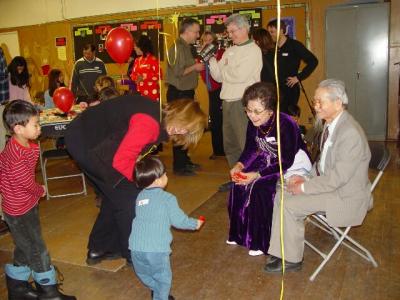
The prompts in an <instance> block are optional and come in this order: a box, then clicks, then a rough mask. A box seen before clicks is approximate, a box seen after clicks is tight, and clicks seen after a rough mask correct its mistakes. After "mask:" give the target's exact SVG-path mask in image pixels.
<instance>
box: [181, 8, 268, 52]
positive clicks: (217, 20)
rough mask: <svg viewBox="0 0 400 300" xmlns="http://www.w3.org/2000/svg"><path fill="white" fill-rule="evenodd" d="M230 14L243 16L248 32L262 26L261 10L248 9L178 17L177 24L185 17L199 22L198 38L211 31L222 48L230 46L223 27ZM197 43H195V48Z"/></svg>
mask: <svg viewBox="0 0 400 300" xmlns="http://www.w3.org/2000/svg"><path fill="white" fill-rule="evenodd" d="M232 14H241V15H245V16H246V17H247V18H248V20H249V22H250V32H252V31H253V30H254V29H256V28H259V27H261V24H262V9H261V8H254V9H253V8H250V9H236V10H233V11H219V12H218V11H217V12H214V13H207V12H202V13H199V14H198V15H196V16H181V17H179V23H180V22H181V21H182V20H184V19H185V18H187V17H190V18H193V19H195V20H197V21H199V24H200V36H201V35H202V34H203V32H204V31H211V32H213V33H215V34H216V36H217V40H218V42H219V44H220V45H221V46H223V47H227V46H230V41H229V39H228V36H227V33H226V28H225V25H224V22H225V20H226V19H227V18H228V17H229V16H230V15H232ZM198 44H199V41H197V46H198Z"/></svg>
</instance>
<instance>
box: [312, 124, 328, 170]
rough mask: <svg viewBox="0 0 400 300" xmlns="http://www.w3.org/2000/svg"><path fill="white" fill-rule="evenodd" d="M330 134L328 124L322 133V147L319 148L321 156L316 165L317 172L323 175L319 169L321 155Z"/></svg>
mask: <svg viewBox="0 0 400 300" xmlns="http://www.w3.org/2000/svg"><path fill="white" fill-rule="evenodd" d="M328 136H329V130H328V126H326V127H325V130H324V133H323V134H322V139H321V144H320V148H319V150H320V151H319V157H318V159H317V164H316V165H315V170H316V172H317V175H318V176H319V175H321V174H320V171H319V164H320V162H321V156H322V151H323V150H324V145H325V142H326V140H327V139H328Z"/></svg>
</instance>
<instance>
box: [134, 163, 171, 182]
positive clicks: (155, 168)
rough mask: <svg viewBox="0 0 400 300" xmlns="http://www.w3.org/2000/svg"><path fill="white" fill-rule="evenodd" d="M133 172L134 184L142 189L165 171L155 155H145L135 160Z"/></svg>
mask: <svg viewBox="0 0 400 300" xmlns="http://www.w3.org/2000/svg"><path fill="white" fill-rule="evenodd" d="M134 173H135V174H134V175H135V181H136V185H137V186H138V187H139V188H141V189H144V188H146V187H148V186H149V185H151V184H152V183H153V182H154V180H156V179H158V178H160V177H161V176H162V175H163V174H164V173H165V166H164V164H163V163H162V161H161V160H160V159H158V158H157V157H154V156H146V157H144V158H143V159H141V160H139V161H137V162H136V166H135V171H134Z"/></svg>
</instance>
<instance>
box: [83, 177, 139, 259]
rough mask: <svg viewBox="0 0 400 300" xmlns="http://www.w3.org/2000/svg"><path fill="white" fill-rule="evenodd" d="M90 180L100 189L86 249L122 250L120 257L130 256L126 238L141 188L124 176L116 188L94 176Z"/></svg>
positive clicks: (129, 231) (118, 251) (127, 237)
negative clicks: (95, 217)
mask: <svg viewBox="0 0 400 300" xmlns="http://www.w3.org/2000/svg"><path fill="white" fill-rule="evenodd" d="M89 177H90V175H89ZM91 181H92V182H93V183H94V185H95V186H96V190H98V191H99V192H100V195H101V198H102V201H101V206H100V212H99V214H98V215H97V219H96V221H95V223H94V225H93V228H92V231H91V232H90V235H89V243H88V249H89V250H96V251H106V252H113V253H121V255H122V256H123V257H125V258H130V251H129V249H128V246H129V245H128V240H129V235H130V233H131V228H132V221H133V218H134V217H135V202H136V197H137V195H138V194H139V192H140V190H139V189H138V188H137V187H136V185H135V183H133V182H130V181H128V180H127V179H124V180H123V181H122V182H120V183H119V184H118V185H117V186H116V187H114V186H112V185H110V184H108V183H103V182H101V181H99V180H97V179H96V178H91Z"/></svg>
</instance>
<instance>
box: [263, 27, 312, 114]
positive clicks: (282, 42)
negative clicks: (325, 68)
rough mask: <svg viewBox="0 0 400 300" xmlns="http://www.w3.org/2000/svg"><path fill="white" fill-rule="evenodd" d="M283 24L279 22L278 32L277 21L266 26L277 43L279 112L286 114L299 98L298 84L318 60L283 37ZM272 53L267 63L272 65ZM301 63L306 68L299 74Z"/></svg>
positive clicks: (296, 43) (298, 45)
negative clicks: (280, 94)
mask: <svg viewBox="0 0 400 300" xmlns="http://www.w3.org/2000/svg"><path fill="white" fill-rule="evenodd" d="M285 29H286V26H285V23H284V22H281V28H280V31H279V32H278V31H277V20H272V21H270V22H269V23H268V25H267V30H268V32H269V33H270V34H271V37H272V39H273V41H274V42H276V43H278V76H279V86H280V90H281V93H282V100H281V104H280V110H281V111H282V112H285V113H287V112H288V107H289V105H297V103H298V102H299V97H300V82H301V81H303V80H304V79H306V78H307V77H308V76H310V75H311V73H312V72H313V71H314V70H315V68H316V67H317V65H318V59H317V58H316V57H315V55H314V54H312V52H311V51H310V50H308V49H307V48H306V47H305V46H304V45H303V44H302V43H300V42H299V41H297V40H293V39H291V38H289V37H287V36H286V35H285ZM274 55H275V53H274V51H269V53H268V57H267V59H268V61H269V63H270V65H271V66H273V65H274ZM301 61H303V62H305V64H306V66H305V67H304V68H303V70H301V71H300V72H299V67H300V63H301Z"/></svg>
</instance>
